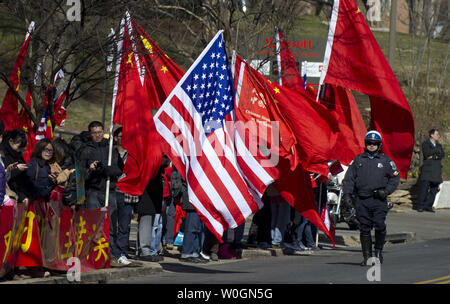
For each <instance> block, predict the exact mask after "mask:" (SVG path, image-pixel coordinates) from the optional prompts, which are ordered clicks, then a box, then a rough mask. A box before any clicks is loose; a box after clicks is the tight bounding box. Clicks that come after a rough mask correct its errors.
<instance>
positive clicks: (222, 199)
mask: <svg viewBox="0 0 450 304" xmlns="http://www.w3.org/2000/svg"><path fill="white" fill-rule="evenodd" d="M233 98H234V88H233V78H232V74H231V69H230V66H229V63H228V57H227V54H226V51H225V46H224V42H223V36H222V32H219V33H217V35H216V36H215V37H214V39H213V40H212V41H211V42H210V43H209V45H208V46H207V47H206V49H205V50H204V51H203V52H202V54H201V55H200V56H199V58H197V60H196V61H195V62H194V64H193V65H192V66H191V68H190V69H189V70H188V72H187V73H186V74H185V75H184V76H183V78H182V79H181V80H180V82H179V83H178V84H177V86H176V87H175V88H174V90H173V91H172V92H171V94H170V95H169V96H168V98H167V99H166V101H165V102H164V104H163V105H162V107H161V108H160V110H159V111H158V112H157V113H156V115H155V117H154V119H155V124H156V128H157V130H158V132H159V133H160V134H161V136H162V137H163V138H164V139H165V141H167V143H168V147H169V148H165V153H166V154H167V155H168V156H169V158H170V159H171V161H172V162H173V164H174V165H175V166H176V168H177V170H178V171H179V172H180V173H181V175H182V176H183V178H184V179H185V180H186V182H187V186H188V195H189V200H190V202H191V203H192V205H193V206H194V207H195V208H196V210H197V212H198V214H199V215H200V218H201V219H202V220H203V222H204V223H205V225H206V226H207V227H208V229H209V230H210V231H211V232H213V233H214V234H215V235H216V236H217V237H218V238H219V239H221V236H222V234H223V232H224V230H226V229H228V228H234V227H237V226H238V225H240V224H241V223H243V222H244V221H245V218H246V217H248V216H249V215H251V214H253V213H255V212H256V211H257V210H258V208H261V207H262V202H261V196H262V193H264V191H265V189H266V187H267V185H268V184H270V183H272V182H273V180H274V178H275V177H276V174H277V171H276V169H275V168H263V167H261V165H260V163H259V161H258V159H257V157H258V156H253V155H251V153H250V152H249V149H248V147H247V146H246V145H245V144H244V141H243V140H242V139H241V137H240V136H239V134H238V133H236V129H235V127H234V108H233V102H234V99H233Z"/></svg>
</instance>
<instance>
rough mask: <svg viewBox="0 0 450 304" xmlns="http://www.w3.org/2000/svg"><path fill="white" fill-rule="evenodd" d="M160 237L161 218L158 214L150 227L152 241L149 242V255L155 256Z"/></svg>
mask: <svg viewBox="0 0 450 304" xmlns="http://www.w3.org/2000/svg"><path fill="white" fill-rule="evenodd" d="M161 237H162V217H161V214H160V213H157V214H155V217H154V220H153V225H152V239H151V241H150V255H157V254H158V249H159V243H161Z"/></svg>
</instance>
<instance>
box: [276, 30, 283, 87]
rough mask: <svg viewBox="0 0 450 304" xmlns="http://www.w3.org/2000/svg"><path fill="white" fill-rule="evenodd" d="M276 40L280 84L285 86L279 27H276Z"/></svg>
mask: <svg viewBox="0 0 450 304" xmlns="http://www.w3.org/2000/svg"><path fill="white" fill-rule="evenodd" d="M275 40H276V52H277V64H278V83H279V84H280V86H282V85H283V81H282V79H281V49H280V33H279V32H278V26H275Z"/></svg>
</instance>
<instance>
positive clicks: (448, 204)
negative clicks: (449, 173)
mask: <svg viewBox="0 0 450 304" xmlns="http://www.w3.org/2000/svg"><path fill="white" fill-rule="evenodd" d="M439 189H440V190H439V192H438V193H437V194H436V198H435V199H434V204H433V207H434V208H435V209H442V208H450V181H444V182H443V183H442V184H440V185H439Z"/></svg>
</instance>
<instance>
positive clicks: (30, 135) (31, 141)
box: [17, 89, 37, 163]
mask: <svg viewBox="0 0 450 304" xmlns="http://www.w3.org/2000/svg"><path fill="white" fill-rule="evenodd" d="M25 102H26V104H27V106H28V108H29V109H31V92H30V89H28V92H27V97H26V99H25ZM17 123H18V128H19V129H22V130H24V131H25V133H26V134H27V139H28V144H27V148H26V150H25V153H24V154H23V159H24V160H25V162H26V163H28V162H29V161H30V159H31V153H33V149H34V146H35V145H36V142H37V141H36V127H35V125H34V124H33V122H32V121H31V118H30V116H29V115H28V113H27V112H26V111H25V108H24V107H21V109H20V111H19V117H18V122H17Z"/></svg>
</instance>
